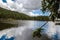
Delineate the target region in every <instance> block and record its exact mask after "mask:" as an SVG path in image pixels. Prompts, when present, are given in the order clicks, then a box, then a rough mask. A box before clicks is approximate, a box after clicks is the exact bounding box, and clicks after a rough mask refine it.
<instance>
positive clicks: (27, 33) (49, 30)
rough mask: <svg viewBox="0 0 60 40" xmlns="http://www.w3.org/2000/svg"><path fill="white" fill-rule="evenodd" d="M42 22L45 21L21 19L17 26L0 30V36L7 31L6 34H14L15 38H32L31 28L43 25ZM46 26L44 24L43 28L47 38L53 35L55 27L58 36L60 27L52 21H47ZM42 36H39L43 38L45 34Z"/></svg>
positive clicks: (23, 39) (20, 39)
mask: <svg viewBox="0 0 60 40" xmlns="http://www.w3.org/2000/svg"><path fill="white" fill-rule="evenodd" d="M43 23H45V22H40V21H22V20H20V21H19V20H18V26H19V27H17V28H11V29H6V30H3V31H0V36H2V35H3V34H6V33H7V36H8V37H9V38H10V37H11V36H13V35H14V36H15V40H33V39H32V32H33V30H34V29H36V28H38V27H40V26H41V25H43ZM22 24H23V25H22ZM46 26H47V27H46ZM46 26H44V27H43V28H45V29H46V30H45V33H44V34H47V37H48V38H50V37H52V36H53V35H55V33H56V29H57V32H58V37H59V38H60V27H59V26H57V27H56V26H55V25H54V23H53V22H51V21H50V22H48V25H46ZM42 36H43V37H41V39H42V40H44V39H45V38H44V37H45V36H46V35H45V36H44V35H42ZM43 38H44V39H43ZM35 40H36V39H35Z"/></svg>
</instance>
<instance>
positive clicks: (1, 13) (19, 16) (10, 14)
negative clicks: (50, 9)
mask: <svg viewBox="0 0 60 40" xmlns="http://www.w3.org/2000/svg"><path fill="white" fill-rule="evenodd" d="M0 18H3V19H10V18H11V19H16V20H41V21H45V20H49V17H48V16H35V17H31V16H28V15H26V14H23V13H18V12H15V11H10V10H6V9H3V8H1V7H0Z"/></svg>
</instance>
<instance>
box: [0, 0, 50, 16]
mask: <svg viewBox="0 0 60 40" xmlns="http://www.w3.org/2000/svg"><path fill="white" fill-rule="evenodd" d="M41 1H42V0H0V7H3V8H5V9H8V10H12V11H17V12H23V13H25V14H27V15H30V16H39V15H42V16H44V15H45V16H48V15H49V14H50V12H46V13H45V14H43V12H42V11H41V10H40V9H41Z"/></svg>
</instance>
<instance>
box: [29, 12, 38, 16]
mask: <svg viewBox="0 0 60 40" xmlns="http://www.w3.org/2000/svg"><path fill="white" fill-rule="evenodd" d="M29 14H30V15H29V16H39V14H33V13H32V12H29Z"/></svg>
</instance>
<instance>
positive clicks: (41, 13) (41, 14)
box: [32, 9, 50, 16]
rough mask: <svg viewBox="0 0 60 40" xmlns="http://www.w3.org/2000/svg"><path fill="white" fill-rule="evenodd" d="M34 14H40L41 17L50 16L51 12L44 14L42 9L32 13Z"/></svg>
mask: <svg viewBox="0 0 60 40" xmlns="http://www.w3.org/2000/svg"><path fill="white" fill-rule="evenodd" d="M32 13H33V14H39V15H40V16H49V15H50V12H45V13H43V12H42V11H41V10H40V9H38V10H34V11H32Z"/></svg>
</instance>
